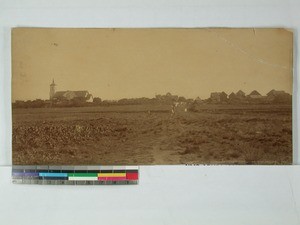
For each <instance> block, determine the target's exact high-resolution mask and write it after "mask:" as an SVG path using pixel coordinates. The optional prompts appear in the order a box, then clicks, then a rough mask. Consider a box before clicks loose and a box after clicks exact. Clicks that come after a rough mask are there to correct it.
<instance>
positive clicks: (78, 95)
mask: <svg viewBox="0 0 300 225" xmlns="http://www.w3.org/2000/svg"><path fill="white" fill-rule="evenodd" d="M67 93H72V94H73V95H74V98H86V97H88V96H89V92H88V91H57V92H55V94H54V96H53V98H64V97H65V95H66V94H67Z"/></svg>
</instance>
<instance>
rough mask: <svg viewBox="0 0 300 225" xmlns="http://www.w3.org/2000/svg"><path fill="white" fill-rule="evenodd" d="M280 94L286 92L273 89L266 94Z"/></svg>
mask: <svg viewBox="0 0 300 225" xmlns="http://www.w3.org/2000/svg"><path fill="white" fill-rule="evenodd" d="M282 94H286V93H285V92H284V91H276V90H274V89H273V90H271V91H270V92H269V93H268V94H267V96H271V95H273V96H276V95H282Z"/></svg>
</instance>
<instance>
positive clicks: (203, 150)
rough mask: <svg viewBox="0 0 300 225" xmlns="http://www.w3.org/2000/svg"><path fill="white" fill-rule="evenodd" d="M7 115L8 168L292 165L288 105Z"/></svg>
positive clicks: (63, 110)
mask: <svg viewBox="0 0 300 225" xmlns="http://www.w3.org/2000/svg"><path fill="white" fill-rule="evenodd" d="M171 110H172V106H170V105H154V106H153V105H138V106H107V107H104V106H99V107H81V108H41V109H13V138H12V142H13V143H12V144H13V164H15V165H16V164H21V165H31V164H34V165H42V164H45V165H86V164H97V165H99V164H100V165H157V164H291V163H292V107H291V105H239V106H237V105H199V106H197V107H196V108H195V109H194V112H190V111H187V112H186V110H185V107H184V106H183V107H181V108H180V107H178V108H177V109H176V110H175V112H174V114H172V112H171Z"/></svg>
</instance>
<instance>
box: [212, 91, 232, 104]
mask: <svg viewBox="0 0 300 225" xmlns="http://www.w3.org/2000/svg"><path fill="white" fill-rule="evenodd" d="M210 100H211V102H214V103H217V102H226V101H227V100H228V98H227V94H226V93H225V92H224V91H223V92H212V93H211V94H210Z"/></svg>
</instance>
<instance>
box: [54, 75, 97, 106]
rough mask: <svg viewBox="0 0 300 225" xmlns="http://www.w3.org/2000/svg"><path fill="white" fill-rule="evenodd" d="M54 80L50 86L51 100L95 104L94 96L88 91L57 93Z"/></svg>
mask: <svg viewBox="0 0 300 225" xmlns="http://www.w3.org/2000/svg"><path fill="white" fill-rule="evenodd" d="M55 87H56V84H55V83H54V79H53V81H52V83H51V84H50V100H55V101H71V100H77V101H81V102H93V96H92V95H91V94H90V93H89V92H88V91H56V90H55Z"/></svg>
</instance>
